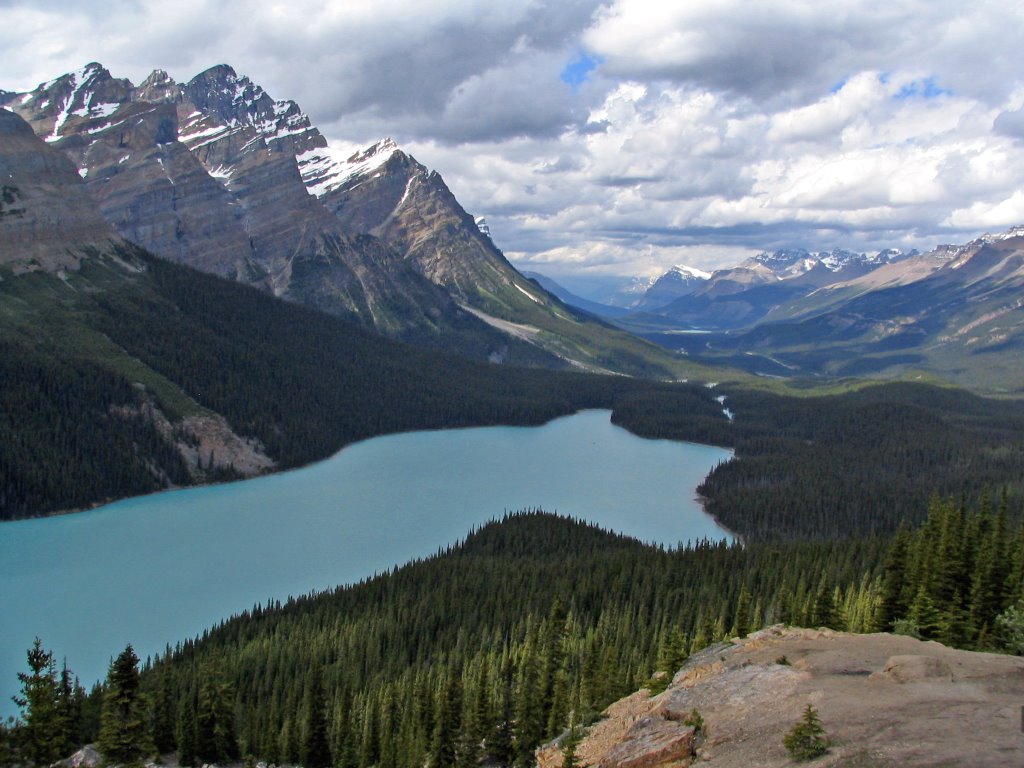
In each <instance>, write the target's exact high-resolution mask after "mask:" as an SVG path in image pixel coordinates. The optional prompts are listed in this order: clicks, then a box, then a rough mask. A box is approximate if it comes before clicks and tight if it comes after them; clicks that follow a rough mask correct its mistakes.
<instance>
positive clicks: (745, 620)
mask: <svg viewBox="0 0 1024 768" xmlns="http://www.w3.org/2000/svg"><path fill="white" fill-rule="evenodd" d="M733 631H734V632H735V633H736V637H746V636H747V634H748V633H749V632H750V593H749V592H748V591H747V588H746V587H743V588H742V589H741V590H740V596H739V598H737V600H736V617H735V619H734V621H733Z"/></svg>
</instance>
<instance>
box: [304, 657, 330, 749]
mask: <svg viewBox="0 0 1024 768" xmlns="http://www.w3.org/2000/svg"><path fill="white" fill-rule="evenodd" d="M305 710H306V711H305V728H304V729H303V738H302V750H301V756H302V765H303V766H304V768H329V766H330V765H331V749H330V746H329V745H328V743H327V716H326V713H325V711H324V710H325V703H324V695H323V687H322V685H321V683H320V673H319V672H317V671H314V672H313V674H312V680H311V682H310V685H309V689H308V691H307V692H306V705H305Z"/></svg>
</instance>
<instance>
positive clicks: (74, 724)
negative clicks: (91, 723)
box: [57, 661, 85, 755]
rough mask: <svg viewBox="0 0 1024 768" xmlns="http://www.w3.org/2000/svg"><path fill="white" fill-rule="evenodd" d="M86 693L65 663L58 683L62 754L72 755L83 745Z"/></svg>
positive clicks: (58, 711)
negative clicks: (83, 701) (84, 699)
mask: <svg viewBox="0 0 1024 768" xmlns="http://www.w3.org/2000/svg"><path fill="white" fill-rule="evenodd" d="M84 694H85V691H83V690H82V686H81V685H79V683H78V679H77V678H75V677H74V675H72V673H71V670H70V669H68V665H67V662H66V661H65V662H64V665H63V668H62V669H61V671H60V679H59V680H58V682H57V713H58V717H59V720H60V728H61V740H62V745H61V750H60V751H61V754H64V755H70V754H71V753H72V752H74V751H75V750H76V749H77V748H78V747H79V745H81V744H82V699H83V698H84Z"/></svg>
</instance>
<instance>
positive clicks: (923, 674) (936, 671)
mask: <svg viewBox="0 0 1024 768" xmlns="http://www.w3.org/2000/svg"><path fill="white" fill-rule="evenodd" d="M872 677H877V678H878V679H888V680H892V681H893V682H897V683H916V682H920V681H924V680H932V681H936V682H946V683H951V682H953V670H951V669H950V668H949V664H947V663H946V662H945V661H943V660H942V659H939V658H936V657H934V656H892V657H890V659H889V660H888V661H887V662H885V669H883V670H882V671H881V672H878V673H875V675H872Z"/></svg>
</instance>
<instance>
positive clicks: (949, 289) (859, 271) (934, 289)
mask: <svg viewBox="0 0 1024 768" xmlns="http://www.w3.org/2000/svg"><path fill="white" fill-rule="evenodd" d="M1022 289H1024V227H1012V228H1010V229H1009V230H1007V231H1006V232H1003V233H1001V234H995V235H991V234H985V235H982V236H980V237H978V238H976V239H975V240H972V241H971V242H968V243H964V244H959V245H941V246H939V247H937V248H935V249H933V250H931V251H928V252H926V253H919V252H917V251H910V252H902V251H899V250H897V249H887V250H884V251H880V252H878V253H873V254H866V253H856V252H852V251H845V250H833V251H827V252H817V253H812V252H809V251H806V250H802V249H789V250H779V251H774V252H763V253H760V254H758V255H756V256H754V257H752V258H750V259H747V260H746V261H744V262H743V263H741V264H740V265H738V266H736V267H733V268H730V269H722V270H718V271H716V272H713V273H711V274H708V273H701V272H700V271H699V270H694V269H692V268H689V267H684V266H676V267H673V268H672V269H671V270H669V271H668V272H666V273H665V274H664V275H662V276H661V277H659V278H658V279H657V280H656V281H655V282H654V283H653V284H652V286H651V287H650V288H649V289H648V290H647V292H646V293H645V294H644V295H643V296H642V297H641V298H639V299H637V300H635V301H633V302H631V307H630V309H629V311H628V313H626V314H621V313H619V314H615V315H608V317H609V318H610V319H611V321H612V322H614V323H615V324H616V325H618V326H619V327H621V328H624V329H627V330H630V331H632V332H634V333H638V334H640V335H643V336H645V337H646V338H649V339H652V340H654V341H657V342H658V343H660V344H663V345H664V346H666V347H668V348H671V349H676V350H679V351H683V352H685V353H686V354H688V355H689V356H690V358H691V359H694V360H700V361H703V362H705V363H715V362H717V363H724V364H728V365H732V366H735V367H738V368H743V369H746V370H748V371H752V372H754V373H758V374H762V375H770V376H784V377H787V378H789V377H800V376H805V377H806V376H810V377H820V376H830V377H835V376H839V377H843V376H870V377H882V378H893V377H907V376H910V377H917V378H921V377H934V376H938V377H940V378H941V379H943V380H946V381H950V382H953V383H957V384H960V385H963V386H968V387H971V388H973V389H976V390H979V391H985V392H990V393H997V394H1019V393H1021V392H1022V391H1024V383H1022V382H1024V357H1022V356H1021V354H1020V351H1021V349H1022V347H1024V311H1022V308H1024V290H1022ZM564 298H565V299H566V300H567V301H569V302H570V303H573V299H572V298H571V297H564ZM579 306H585V305H583V304H580V305H579ZM591 311H593V310H591Z"/></svg>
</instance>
